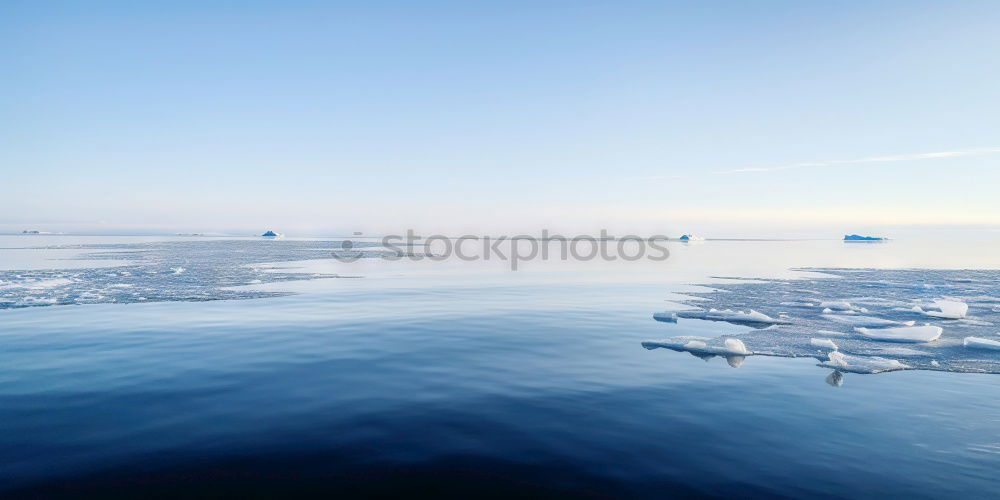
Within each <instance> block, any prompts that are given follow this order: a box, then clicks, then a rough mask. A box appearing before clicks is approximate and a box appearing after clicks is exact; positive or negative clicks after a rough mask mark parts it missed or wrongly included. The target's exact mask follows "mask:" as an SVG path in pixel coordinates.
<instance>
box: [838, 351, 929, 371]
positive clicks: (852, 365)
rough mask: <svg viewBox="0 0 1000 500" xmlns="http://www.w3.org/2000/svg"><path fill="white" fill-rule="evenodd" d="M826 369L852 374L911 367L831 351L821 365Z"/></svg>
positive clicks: (894, 361) (891, 360)
mask: <svg viewBox="0 0 1000 500" xmlns="http://www.w3.org/2000/svg"><path fill="white" fill-rule="evenodd" d="M819 365H820V366H824V367H826V368H833V369H834V370H837V371H842V372H851V373H882V372H891V371H895V370H905V369H907V368H909V366H907V365H904V364H903V363H900V362H899V361H896V360H895V359H887V358H881V357H878V356H872V357H866V356H851V355H850V354H844V353H842V352H840V351H830V354H829V355H828V356H827V360H826V361H823V362H821V363H820V364H819Z"/></svg>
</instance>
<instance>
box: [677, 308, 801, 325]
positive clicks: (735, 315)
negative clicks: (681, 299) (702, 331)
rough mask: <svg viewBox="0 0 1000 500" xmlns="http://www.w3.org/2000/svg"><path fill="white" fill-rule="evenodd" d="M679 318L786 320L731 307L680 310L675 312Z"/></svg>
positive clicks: (743, 320) (784, 322) (739, 321)
mask: <svg viewBox="0 0 1000 500" xmlns="http://www.w3.org/2000/svg"><path fill="white" fill-rule="evenodd" d="M676 315H677V317H679V318H686V319H704V320H709V321H728V322H730V323H759V324H772V325H779V324H787V323H788V321H787V320H783V319H778V318H772V317H770V316H768V315H766V314H764V313H760V312H757V311H754V310H753V309H750V311H749V312H743V311H734V310H732V309H724V310H721V311H719V310H717V309H709V310H708V311H680V312H678V313H676Z"/></svg>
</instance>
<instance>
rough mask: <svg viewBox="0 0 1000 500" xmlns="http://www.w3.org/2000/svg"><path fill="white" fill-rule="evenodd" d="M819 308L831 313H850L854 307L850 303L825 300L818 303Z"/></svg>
mask: <svg viewBox="0 0 1000 500" xmlns="http://www.w3.org/2000/svg"><path fill="white" fill-rule="evenodd" d="M819 306H820V307H823V308H826V309H829V310H831V311H852V310H854V306H852V305H851V303H850V302H844V301H842V300H827V301H823V302H820V303H819Z"/></svg>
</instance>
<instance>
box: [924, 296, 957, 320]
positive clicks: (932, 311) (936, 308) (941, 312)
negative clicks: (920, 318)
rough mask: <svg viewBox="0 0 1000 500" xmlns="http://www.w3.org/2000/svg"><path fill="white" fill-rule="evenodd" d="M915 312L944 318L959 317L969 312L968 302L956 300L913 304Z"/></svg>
mask: <svg viewBox="0 0 1000 500" xmlns="http://www.w3.org/2000/svg"><path fill="white" fill-rule="evenodd" d="M913 310H914V311H915V312H919V313H923V314H926V315H927V316H933V317H935V318H944V319H961V318H964V317H965V315H966V314H967V313H968V312H969V304H966V303H965V302H960V301H957V300H940V299H938V300H934V302H932V303H931V304H928V305H924V306H923V307H921V306H913Z"/></svg>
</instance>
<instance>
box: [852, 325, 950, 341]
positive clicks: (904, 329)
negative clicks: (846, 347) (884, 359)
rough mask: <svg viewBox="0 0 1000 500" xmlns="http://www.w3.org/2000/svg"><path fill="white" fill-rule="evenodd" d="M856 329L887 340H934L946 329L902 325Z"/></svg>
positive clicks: (866, 335)
mask: <svg viewBox="0 0 1000 500" xmlns="http://www.w3.org/2000/svg"><path fill="white" fill-rule="evenodd" d="M854 331H856V332H858V333H860V334H861V335H864V336H865V337H868V338H870V339H874V340H883V341H886V342H911V343H922V342H933V341H935V340H937V339H938V337H940V336H941V333H942V332H943V331H944V329H943V328H941V327H940V326H934V325H923V326H901V327H898V328H864V327H859V328H855V329H854Z"/></svg>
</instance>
